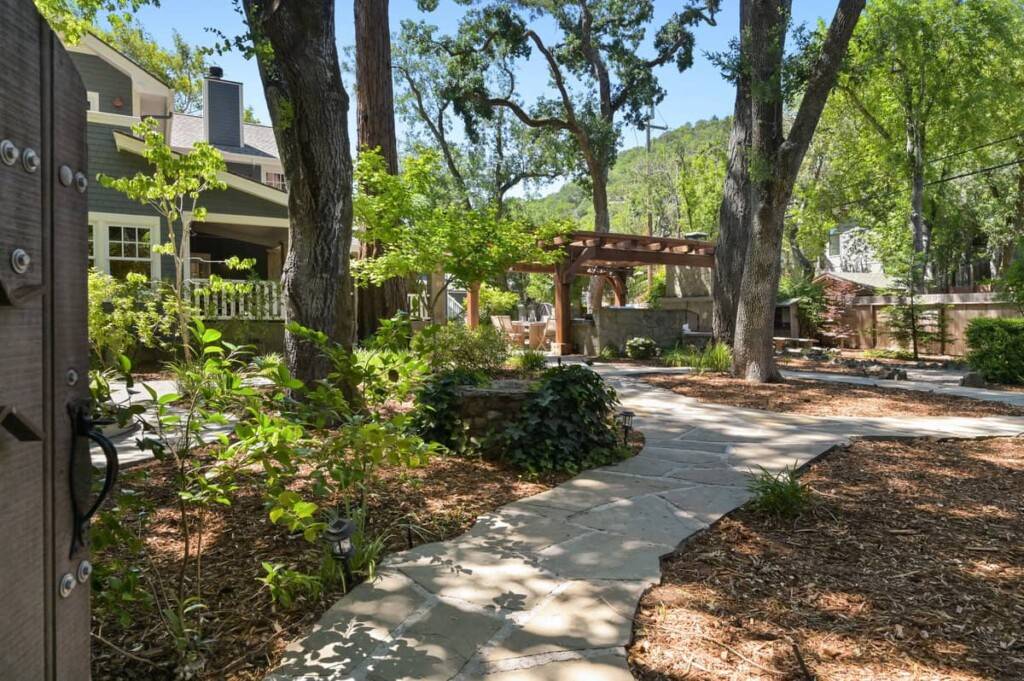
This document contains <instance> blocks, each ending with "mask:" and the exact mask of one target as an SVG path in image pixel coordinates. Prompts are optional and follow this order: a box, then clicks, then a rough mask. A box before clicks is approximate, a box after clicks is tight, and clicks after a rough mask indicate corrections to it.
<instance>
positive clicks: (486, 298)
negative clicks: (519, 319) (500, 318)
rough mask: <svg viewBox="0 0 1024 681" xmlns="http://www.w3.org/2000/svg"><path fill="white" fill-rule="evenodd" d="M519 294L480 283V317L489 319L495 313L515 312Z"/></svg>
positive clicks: (508, 313) (507, 313) (506, 313)
mask: <svg viewBox="0 0 1024 681" xmlns="http://www.w3.org/2000/svg"><path fill="white" fill-rule="evenodd" d="M518 302H519V296H518V295H516V294H515V292H513V291H502V290H501V289H500V288H496V287H494V286H489V285H487V284H481V285H480V319H482V320H488V319H490V318H491V317H492V316H493V315H510V314H512V313H513V312H515V309H516V304H517V303H518Z"/></svg>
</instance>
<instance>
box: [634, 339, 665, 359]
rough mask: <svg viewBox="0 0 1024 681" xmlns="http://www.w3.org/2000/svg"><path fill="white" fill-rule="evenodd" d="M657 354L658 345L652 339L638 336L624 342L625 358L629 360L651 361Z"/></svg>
mask: <svg viewBox="0 0 1024 681" xmlns="http://www.w3.org/2000/svg"><path fill="white" fill-rule="evenodd" d="M657 354H658V344H657V343H655V342H654V339H653V338H647V337H644V336H638V337H636V338H630V339H629V340H628V341H626V357H629V358H630V359H651V358H652V357H655V356H657Z"/></svg>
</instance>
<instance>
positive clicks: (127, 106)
mask: <svg viewBox="0 0 1024 681" xmlns="http://www.w3.org/2000/svg"><path fill="white" fill-rule="evenodd" d="M70 56H71V61H73V62H74V64H75V66H76V67H77V68H78V72H79V73H80V74H81V75H82V82H83V83H85V89H86V90H87V91H89V92H98V93H99V95H100V111H102V112H104V113H115V114H124V115H125V116H133V115H135V112H134V111H133V110H132V79H131V78H130V77H129V76H127V75H125V74H124V73H122V72H121V71H118V70H117V69H116V68H114V67H113V66H111V65H110V64H108V63H107V62H105V61H103V59H101V58H100V57H97V56H96V55H93V54H82V53H81V52H72V53H71V54H70ZM118 97H120V98H121V101H122V102H123V103H124V106H122V107H121V108H117V107H116V106H114V100H115V99H117V98H118Z"/></svg>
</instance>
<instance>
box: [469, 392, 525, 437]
mask: <svg viewBox="0 0 1024 681" xmlns="http://www.w3.org/2000/svg"><path fill="white" fill-rule="evenodd" d="M535 392H536V390H535V389H534V388H533V387H532V383H531V381H524V380H515V379H507V380H498V381H492V382H491V383H490V384H488V385H485V386H469V385H467V386H462V387H460V388H459V389H458V395H459V415H460V416H461V418H462V421H463V422H464V423H465V424H466V425H467V426H468V428H469V433H468V434H469V436H470V437H471V438H473V439H475V440H476V441H481V440H483V439H484V438H485V437H486V436H488V435H490V434H491V433H494V432H500V431H501V430H504V428H505V426H507V425H508V424H509V422H511V421H512V420H513V419H514V418H516V417H517V416H518V415H519V414H520V412H522V410H523V405H524V404H525V403H526V401H527V400H528V399H529V398H530V397H531V396H532V395H533V394H534V393H535Z"/></svg>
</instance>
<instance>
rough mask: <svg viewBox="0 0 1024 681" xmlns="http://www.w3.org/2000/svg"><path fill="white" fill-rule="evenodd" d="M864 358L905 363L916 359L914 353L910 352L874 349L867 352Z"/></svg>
mask: <svg viewBox="0 0 1024 681" xmlns="http://www.w3.org/2000/svg"><path fill="white" fill-rule="evenodd" d="M864 357H866V358H867V359H898V360H900V361H903V362H909V361H911V360H913V359H914V353H912V352H911V351H910V350H884V349H873V350H865V351H864Z"/></svg>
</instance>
